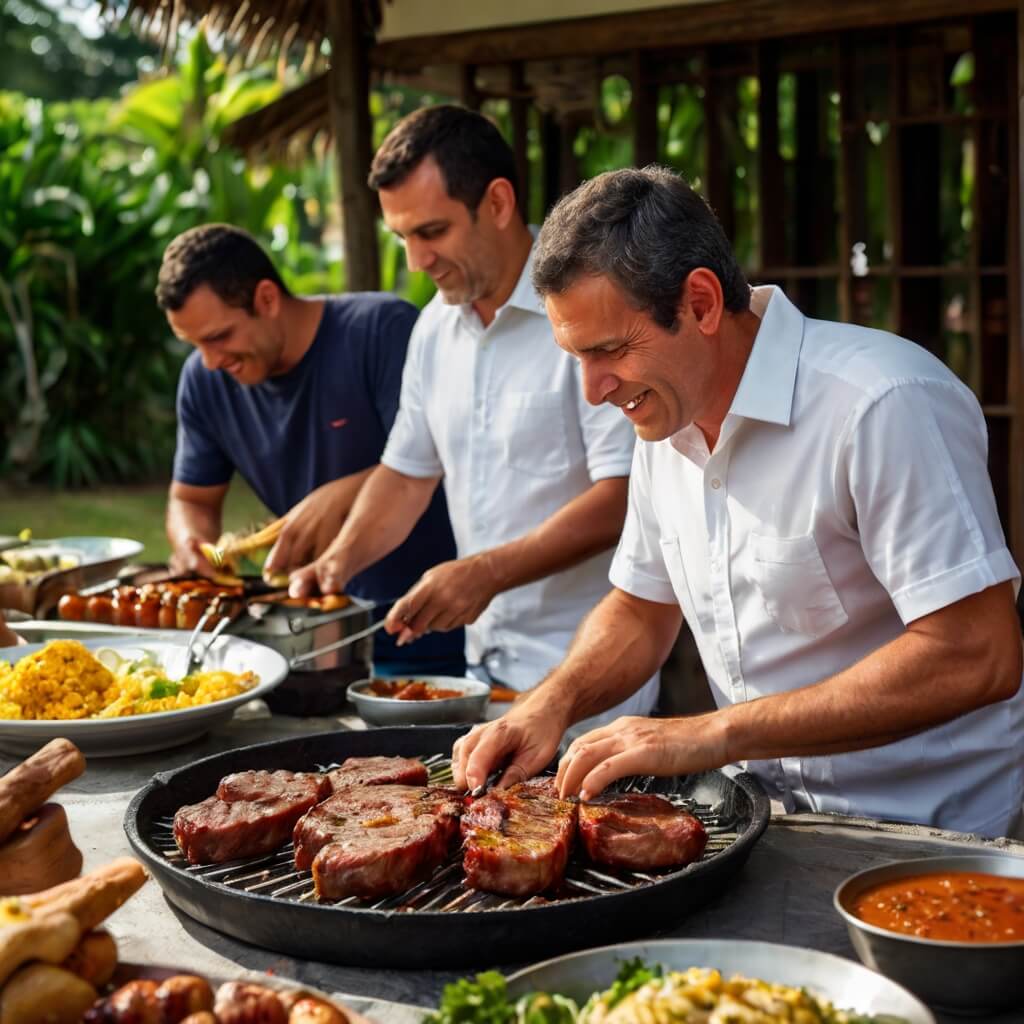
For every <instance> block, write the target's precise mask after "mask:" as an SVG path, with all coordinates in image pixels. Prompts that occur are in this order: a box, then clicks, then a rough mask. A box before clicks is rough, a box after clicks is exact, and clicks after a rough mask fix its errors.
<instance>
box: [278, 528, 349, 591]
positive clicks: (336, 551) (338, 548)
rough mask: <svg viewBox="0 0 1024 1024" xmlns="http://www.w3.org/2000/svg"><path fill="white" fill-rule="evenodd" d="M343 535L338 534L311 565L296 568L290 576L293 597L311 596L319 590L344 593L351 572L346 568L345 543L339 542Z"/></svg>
mask: <svg viewBox="0 0 1024 1024" xmlns="http://www.w3.org/2000/svg"><path fill="white" fill-rule="evenodd" d="M340 540H341V536H340V535H339V536H337V537H335V538H334V540H333V541H332V542H331V543H330V544H329V545H328V547H327V550H326V551H325V552H324V553H323V554H322V555H321V556H320V557H319V558H318V559H317V560H316V561H315V562H310V563H309V565H304V566H302V567H301V568H299V569H296V570H295V571H294V572H292V573H291V575H290V576H289V577H288V594H289V596H291V597H309V596H310V595H311V594H315V593H317V592H318V591H319V592H320V593H321V594H342V593H344V592H345V587H346V586H347V585H348V581H349V580H350V579H351V578H352V575H353V574H351V573H349V571H348V570H347V569H346V568H345V560H344V557H343V556H344V553H345V545H344V544H339V543H338V542H339V541H340Z"/></svg>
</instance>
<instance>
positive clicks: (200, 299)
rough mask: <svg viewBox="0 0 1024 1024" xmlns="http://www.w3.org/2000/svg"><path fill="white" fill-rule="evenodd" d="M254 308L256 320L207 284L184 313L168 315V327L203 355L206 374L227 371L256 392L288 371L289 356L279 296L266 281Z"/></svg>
mask: <svg viewBox="0 0 1024 1024" xmlns="http://www.w3.org/2000/svg"><path fill="white" fill-rule="evenodd" d="M253 306H254V309H255V314H250V313H249V312H248V311H247V310H245V309H242V308H240V307H238V306H230V305H228V304H227V303H226V302H224V300H223V299H221V298H220V296H218V295H217V293H216V292H215V291H214V290H213V289H212V288H210V287H209V285H205V284H204V285H200V286H199V287H198V288H196V289H195V291H193V292H192V293H191V295H189V297H188V298H187V299H186V300H185V303H184V305H183V306H182V307H181V309H177V310H168V311H167V322H168V323H169V324H170V325H171V330H172V331H174V333H175V334H176V335H177V336H178V337H179V338H180V339H181V340H182V341H184V342H186V343H188V344H189V345H192V346H194V347H195V348H197V349H199V353H200V355H201V356H202V359H203V366H205V367H206V369H207V370H223V371H224V372H225V373H229V374H230V375H231V376H232V377H234V379H235V380H236V381H238V383H239V384H245V385H247V386H250V387H251V386H252V385H254V384H260V383H262V382H263V381H265V380H266V379H267V378H268V377H273V376H275V375H276V374H278V373H280V372H282V371H283V366H282V358H283V356H284V350H285V334H284V329H283V325H282V322H281V317H280V312H281V292H280V290H279V289H278V288H277V286H276V285H275V284H274V283H273V282H271V281H261V282H260V283H259V284H258V285H257V286H256V291H255V293H254V295H253Z"/></svg>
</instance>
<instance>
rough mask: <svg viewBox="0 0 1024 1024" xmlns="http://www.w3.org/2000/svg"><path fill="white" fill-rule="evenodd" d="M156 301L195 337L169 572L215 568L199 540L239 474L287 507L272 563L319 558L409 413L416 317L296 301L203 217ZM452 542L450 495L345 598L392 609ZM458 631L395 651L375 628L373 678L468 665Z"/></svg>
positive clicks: (183, 388) (373, 298) (234, 238)
mask: <svg viewBox="0 0 1024 1024" xmlns="http://www.w3.org/2000/svg"><path fill="white" fill-rule="evenodd" d="M156 295H157V302H158V304H159V305H160V308H161V309H163V310H164V312H165V313H166V315H167V320H168V323H169V324H170V326H171V329H172V330H173V331H174V333H175V334H176V335H177V336H178V337H179V338H181V339H182V340H183V341H185V342H187V343H188V344H190V345H193V346H194V347H195V348H196V350H197V351H195V352H193V353H192V354H191V355H190V356H189V358H188V359H187V360H186V362H185V366H184V368H183V369H182V373H181V378H180V380H179V382H178V406H177V408H178V436H177V450H176V452H175V456H174V477H173V481H172V483H171V489H170V495H169V498H168V506H167V535H168V537H169V538H170V541H171V546H172V549H173V555H172V565H173V566H174V567H175V568H178V569H180V570H191V571H196V572H200V573H204V574H208V575H209V574H212V572H213V568H212V566H210V565H209V563H208V562H207V561H206V559H205V558H204V557H203V555H202V554H201V552H200V549H199V545H200V544H201V543H203V542H206V541H210V542H212V541H215V540H216V539H217V537H218V536H219V535H220V532H221V512H222V508H223V504H224V496H225V495H226V493H227V490H228V486H229V484H230V481H231V477H232V476H233V475H234V473H235V472H238V473H240V474H241V475H242V477H243V478H244V479H245V480H246V481H247V482H248V483H249V486H250V487H252V489H253V491H254V492H255V493H256V495H257V496H258V497H259V498H260V500H261V501H262V502H263V503H264V504H265V505H266V506H267V508H269V509H270V511H271V512H273V513H274V514H275V515H277V516H285V520H286V521H285V526H284V529H283V531H282V532H281V536H280V538H279V540H278V542H277V544H276V545H275V546H274V548H273V550H272V551H271V553H270V555H269V556H268V559H267V565H266V569H267V571H269V572H281V571H287V570H288V569H291V568H294V567H295V566H297V565H301V564H303V563H304V562H306V561H308V560H309V559H310V558H311V557H316V556H317V555H319V554H320V553H321V552H322V551H323V549H324V548H325V547H326V546H327V545H328V543H329V542H330V541H331V540H332V539H333V537H334V536H335V535H336V534H337V532H338V530H339V529H340V528H341V524H342V523H343V522H344V519H345V517H346V515H347V514H348V511H349V508H350V507H351V505H352V502H353V501H354V500H355V497H356V495H357V494H358V492H359V488H360V487H361V486H362V483H363V481H364V480H365V479H366V477H367V476H368V475H369V473H370V472H371V470H372V469H373V468H374V467H375V466H376V465H377V463H378V461H379V458H380V454H381V452H382V451H383V449H384V443H385V441H386V440H387V437H388V432H389V430H390V429H391V424H392V422H393V421H394V418H395V414H396V412H397V411H398V397H399V392H400V388H401V378H402V368H403V366H404V363H405V351H406V345H407V343H408V340H409V333H410V331H411V330H412V326H413V324H414V323H415V321H416V316H417V311H416V309H415V307H413V306H411V305H410V304H409V303H407V302H403V301H402V300H400V299H397V298H395V297H394V296H392V295H387V294H384V293H359V294H348V295H341V296H336V297H326V298H301V297H298V296H295V295H293V294H292V293H291V292H290V291H289V290H288V288H287V286H286V285H285V284H284V282H283V281H282V280H281V277H280V275H279V274H278V272H277V269H276V268H275V267H274V265H273V263H272V262H271V261H270V259H269V257H268V256H267V255H266V253H265V252H264V251H263V250H262V249H261V248H260V246H259V245H258V244H257V243H256V242H255V240H254V239H253V238H252V237H251V236H250V235H248V234H247V233H246V232H244V231H242V230H240V229H239V228H235V227H232V226H230V225H226V224H206V225H202V226H201V227H197V228H193V229H191V230H190V231H186V232H185V233H184V234H182V235H179V236H178V237H177V238H176V239H174V241H173V242H171V244H170V245H169V246H168V247H167V250H166V252H165V253H164V258H163V263H162V265H161V267H160V274H159V279H158V283H157V290H156ZM454 555H455V545H454V541H453V539H452V533H451V527H450V526H449V523H448V513H447V508H446V506H445V501H444V496H443V494H440V493H439V494H438V495H436V496H435V500H434V501H432V502H431V504H430V506H429V507H428V508H427V511H426V512H425V513H424V514H423V516H422V517H421V518H420V519H419V521H418V522H417V524H416V526H414V527H413V529H412V532H411V533H410V534H409V536H408V538H407V539H406V540H405V542H404V543H403V544H402V545H401V546H400V547H399V548H397V549H396V550H395V551H394V552H393V553H392V554H391V555H390V556H389V557H388V558H386V559H384V560H383V561H381V562H379V563H377V564H376V565H374V566H372V567H371V568H369V569H367V570H366V571H365V572H363V573H361V574H360V575H359V576H357V577H355V578H354V579H353V580H352V581H351V584H350V586H349V587H348V592H349V593H351V594H354V595H356V596H359V597H365V598H369V599H371V600H374V601H377V602H380V603H385V602H389V601H391V600H394V599H395V598H397V597H399V596H401V595H402V594H404V593H405V592H406V591H407V590H408V589H409V587H410V586H412V585H413V584H414V583H415V582H416V581H417V580H418V579H419V578H420V576H421V575H422V574H423V573H424V572H425V571H426V570H427V569H429V568H431V567H432V566H434V565H436V564H437V563H438V562H441V561H445V560H446V559H450V558H453V557H454ZM462 648H463V637H462V635H461V631H459V632H458V633H457V634H448V633H435V634H431V635H429V636H426V637H424V638H423V639H421V640H420V641H418V642H417V643H416V645H415V646H414V647H413V648H410V650H409V651H404V650H403V651H402V654H401V658H399V657H398V655H397V653H396V650H395V647H394V639H393V638H391V637H389V636H387V634H385V633H384V632H379V633H378V634H377V639H376V641H375V648H374V661H375V664H376V667H377V670H378V671H385V672H387V671H391V672H393V673H405V672H417V673H432V674H439V675H440V674H456V675H462V674H463V666H464V662H463V653H462Z"/></svg>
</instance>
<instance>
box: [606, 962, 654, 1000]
mask: <svg viewBox="0 0 1024 1024" xmlns="http://www.w3.org/2000/svg"><path fill="white" fill-rule="evenodd" d="M664 973H665V972H664V970H663V968H662V966H661V964H645V963H644V962H643V960H641V959H640V957H638V956H637V957H634V958H633V959H632V960H626V961H625V962H624V963H623V964H622V966H621V967H620V968H619V973H618V975H617V976H616V978H615V981H614V982H613V983H612V987H611V988H610V989H608V991H607V993H605V994H604V996H603V997H602V998H603V1002H604V1004H605V1005H606V1006H607V1007H608V1009H609V1010H610V1009H611V1008H612V1007H613V1006H617V1005H618V1004H619V1003H621V1002H622V1000H623V999H625V998H626V996H628V995H629V994H630V992H635V991H636V990H637V989H638V988H641V987H643V986H644V985H646V984H647V982H649V981H653V980H654V979H655V978H660V977H662V976H663V975H664Z"/></svg>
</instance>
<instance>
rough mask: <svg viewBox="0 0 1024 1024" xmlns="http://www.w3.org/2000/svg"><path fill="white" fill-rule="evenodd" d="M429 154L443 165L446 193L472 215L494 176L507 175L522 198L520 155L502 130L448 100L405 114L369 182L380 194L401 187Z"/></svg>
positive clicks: (378, 157)
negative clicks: (518, 159) (513, 151)
mask: <svg viewBox="0 0 1024 1024" xmlns="http://www.w3.org/2000/svg"><path fill="white" fill-rule="evenodd" d="M428 156H431V157H433V158H434V160H435V161H436V162H437V166H438V167H440V168H441V177H442V178H443V179H444V185H445V188H446V189H447V190H448V195H450V196H451V197H452V199H458V200H459V202H461V203H465V204H466V206H467V207H468V208H469V211H470V213H475V212H476V209H477V207H478V206H479V205H480V200H482V199H483V197H484V193H485V192H486V191H487V186H488V185H490V183H491V182H492V181H494V179H495V178H506V179H507V180H508V181H509V182H510V183H511V185H512V190H513V191H514V192H515V193H516V195H517V197H518V190H519V184H518V182H517V181H516V159H515V156H514V155H513V154H512V150H511V148H510V147H509V144H508V143H507V142H506V141H505V140H504V139H503V138H502V135H501V132H499V131H498V129H497V128H496V127H495V126H494V124H493V123H492V122H491V121H489V120H488V119H487V118H486V117H484V116H483V114H478V113H476V112H475V111H472V110H467V109H466V108H465V107H455V106H452V105H450V104H443V105H441V106H437V107H424V108H423V109H422V110H417V111H415V112H414V113H412V114H409V115H408V116H406V117H403V118H402V120H401V121H399V122H398V124H396V125H395V127H394V128H392V129H391V131H390V132H388V135H387V138H385V139H384V141H383V142H382V143H381V145H380V149H378V150H377V153H376V155H375V156H374V158H373V164H372V165H371V167H370V176H369V178H368V179H367V183H368V184H369V186H370V188H372V189H374V190H375V191H378V192H379V191H380V190H381V189H382V188H393V187H394V186H396V185H401V184H402V182H403V181H405V179H406V178H407V177H409V175H410V174H412V172H413V171H414V170H415V169H416V168H417V167H418V166H419V165H420V163H421V162H422V161H423V159H424V158H425V157H428Z"/></svg>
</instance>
